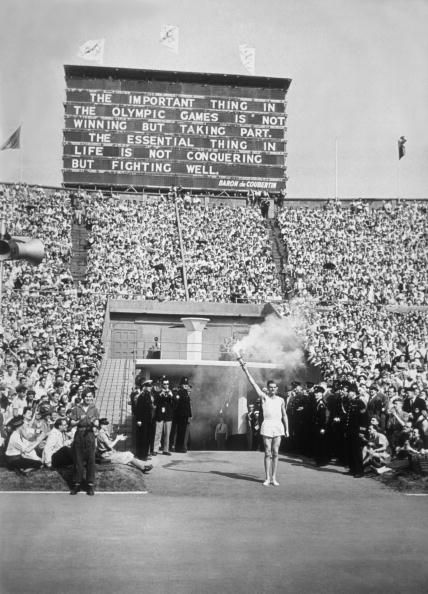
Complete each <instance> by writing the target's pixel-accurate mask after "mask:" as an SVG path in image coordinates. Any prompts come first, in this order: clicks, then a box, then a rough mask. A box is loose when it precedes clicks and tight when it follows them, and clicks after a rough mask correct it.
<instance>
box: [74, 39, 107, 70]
mask: <svg viewBox="0 0 428 594" xmlns="http://www.w3.org/2000/svg"><path fill="white" fill-rule="evenodd" d="M104 41H105V40H104V39H90V40H89V41H87V42H86V43H84V44H83V45H81V46H80V47H79V51H78V52H77V55H78V56H79V58H83V59H84V60H91V61H92V62H99V63H100V64H101V63H102V61H103V58H104Z"/></svg>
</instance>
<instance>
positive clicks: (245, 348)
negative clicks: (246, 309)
mask: <svg viewBox="0 0 428 594" xmlns="http://www.w3.org/2000/svg"><path fill="white" fill-rule="evenodd" d="M297 322H298V320H297V319H295V318H293V317H291V316H289V317H286V318H277V317H275V316H274V315H271V316H268V317H267V318H266V319H265V321H264V322H262V323H261V324H255V325H253V326H251V328H250V331H249V333H248V335H247V336H245V337H244V338H243V339H241V340H240V341H238V342H237V343H236V344H235V346H234V349H233V350H234V351H235V353H236V354H237V355H241V356H242V357H243V359H244V360H245V361H258V362H260V363H261V362H264V363H274V364H276V365H279V366H281V368H282V371H283V373H284V374H285V375H287V376H289V375H290V374H292V373H295V372H296V371H299V370H301V369H302V368H304V367H305V356H304V350H303V344H302V340H301V338H299V337H298V335H297V333H296V330H295V328H296V325H297Z"/></svg>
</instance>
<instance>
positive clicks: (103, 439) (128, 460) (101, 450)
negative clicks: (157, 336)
mask: <svg viewBox="0 0 428 594" xmlns="http://www.w3.org/2000/svg"><path fill="white" fill-rule="evenodd" d="M108 425H109V421H108V419H106V418H103V419H100V420H99V430H98V432H97V436H96V437H97V455H98V456H99V458H101V460H105V461H108V462H111V463H112V464H128V465H130V466H135V467H136V468H138V469H139V470H141V472H144V473H146V472H149V471H150V470H151V469H152V468H153V466H152V465H151V464H149V465H147V464H144V462H142V461H141V460H139V459H138V458H136V457H135V456H134V454H133V453H132V452H118V451H117V450H115V449H114V447H115V445H116V444H117V443H118V442H119V441H123V440H125V439H126V435H117V436H116V438H115V439H111V437H110V435H109V434H108V432H107V427H108Z"/></svg>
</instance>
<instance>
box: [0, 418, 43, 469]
mask: <svg viewBox="0 0 428 594" xmlns="http://www.w3.org/2000/svg"><path fill="white" fill-rule="evenodd" d="M22 429H23V428H22V425H21V426H20V427H18V428H17V429H15V431H14V432H13V433H12V435H11V436H10V439H9V443H8V446H7V449H6V453H5V458H6V466H7V467H8V468H9V469H10V470H20V471H22V472H29V471H30V469H37V468H40V467H41V465H42V461H41V459H40V458H39V457H38V455H37V454H36V452H35V449H36V447H37V446H38V445H39V443H40V441H42V438H44V435H43V436H42V438H38V439H36V440H35V441H28V440H27V439H25V437H24V435H23V430H22Z"/></svg>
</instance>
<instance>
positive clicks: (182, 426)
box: [174, 377, 192, 454]
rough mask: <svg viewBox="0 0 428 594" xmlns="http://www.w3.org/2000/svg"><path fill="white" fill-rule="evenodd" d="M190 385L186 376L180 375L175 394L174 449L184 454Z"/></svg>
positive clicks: (187, 436)
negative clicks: (178, 385)
mask: <svg viewBox="0 0 428 594" xmlns="http://www.w3.org/2000/svg"><path fill="white" fill-rule="evenodd" d="M191 389H192V387H191V386H190V384H189V378H188V377H182V378H181V380H180V387H179V388H178V390H177V392H176V394H175V399H174V401H175V403H174V421H175V428H176V440H175V451H176V452H181V453H183V454H185V453H186V452H187V448H188V441H189V434H190V421H191V419H192V403H191V400H190V393H191Z"/></svg>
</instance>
